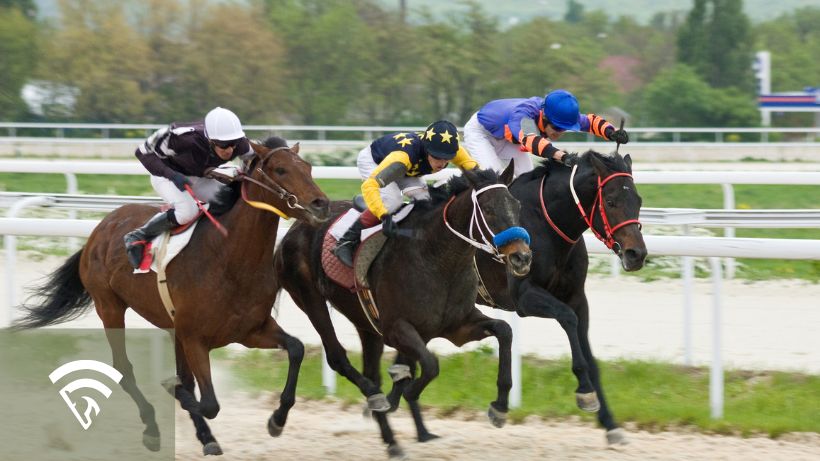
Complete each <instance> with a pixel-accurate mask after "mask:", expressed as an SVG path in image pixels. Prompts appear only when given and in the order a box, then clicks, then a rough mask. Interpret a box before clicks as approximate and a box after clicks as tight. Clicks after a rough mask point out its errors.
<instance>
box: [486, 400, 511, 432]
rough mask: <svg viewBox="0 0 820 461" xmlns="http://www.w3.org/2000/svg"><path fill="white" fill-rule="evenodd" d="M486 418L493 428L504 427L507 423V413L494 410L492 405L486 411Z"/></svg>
mask: <svg viewBox="0 0 820 461" xmlns="http://www.w3.org/2000/svg"><path fill="white" fill-rule="evenodd" d="M487 416H488V417H489V418H490V422H491V423H493V426H495V427H504V424H506V423H507V412H506V411H500V410H496V409H495V407H494V406H492V404H491V405H490V409H489V410H487Z"/></svg>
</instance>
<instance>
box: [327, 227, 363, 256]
mask: <svg viewBox="0 0 820 461" xmlns="http://www.w3.org/2000/svg"><path fill="white" fill-rule="evenodd" d="M362 228H364V225H363V224H362V222H361V221H360V220H358V219H357V220H356V221H354V222H353V224H352V225H351V226H350V229H348V230H347V232H345V235H343V236H342V238H340V239H339V241H338V242H336V247H335V248H333V254H335V255H336V256H337V257H338V258H339V260H340V261H342V263H344V265H346V266H348V267H353V255H355V254H356V248H358V247H359V243H361V241H362V236H361V234H362Z"/></svg>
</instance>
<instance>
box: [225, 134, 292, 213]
mask: <svg viewBox="0 0 820 461" xmlns="http://www.w3.org/2000/svg"><path fill="white" fill-rule="evenodd" d="M284 149H290V148H289V147H284V146H283V147H277V148H276V149H273V150H271V151H270V153H271V154H273V153H274V152H276V151H280V150H284ZM255 171H256V172H257V173H259V174H261V175H262V179H264V180H265V181H267V182H268V183H269V184H270V185H268V184H265V183H263V182H261V181H258V180H256V179H254V178H252V177H250V176H249V175H247V174H245V173H240V174H239V180H240V181H242V188H241V190H242V200H244V201H245V203H247V204H248V205H250V206H252V207H254V208H258V209H260V210H266V211H270V212H271V213H275V214H277V215H279V216H280V217H282V218H283V219H290V216H288V215H287V214H285V213H284V212H283V211H282V210H280V209H279V208H276V207H275V206H273V205H271V204H269V203H265V202H258V201H255V200H249V199H248V192H247V187H245V186H246V185H247V183H248V182H252V183H254V184H256V185H257V186H259V187H261V188H262V189H265V190H266V191H268V192H271V193H273V194H274V195H278V196H279V198H280V199H282V200H284V201H285V203H286V204H287V206H288V208H290V209H298V210H304V209H305V208H304V207H302V205H300V204H299V198H298V197H296V196H295V195H293V194H291V193H290V192H288V190H287V189H285V188H284V187H282V186H280V185H279V183H277V182H276V181H274V179H273V178H271V177H270V176H268V175H267V173H265V172H264V171H263V170H262V168H259V167H256V168H255Z"/></svg>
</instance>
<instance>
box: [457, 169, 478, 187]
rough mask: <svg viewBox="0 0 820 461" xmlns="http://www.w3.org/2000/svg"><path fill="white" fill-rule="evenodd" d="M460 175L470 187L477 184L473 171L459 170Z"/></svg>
mask: <svg viewBox="0 0 820 461" xmlns="http://www.w3.org/2000/svg"><path fill="white" fill-rule="evenodd" d="M461 174H462V175H463V176H464V177H465V178H466V179H467V182H469V183H470V185H472V186H474V187H475V185H476V184H477V183H478V178H477V177H476V174H475V173H473V170H468V169H465V168H461Z"/></svg>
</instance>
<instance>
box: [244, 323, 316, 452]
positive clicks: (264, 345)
mask: <svg viewBox="0 0 820 461" xmlns="http://www.w3.org/2000/svg"><path fill="white" fill-rule="evenodd" d="M242 344H243V345H245V346H247V347H253V348H260V349H273V348H277V347H281V348H283V349H285V350H286V351H287V352H288V377H287V380H286V381H285V388H284V389H282V394H281V395H280V396H279V408H277V409H276V410H275V411H274V412H273V414H272V415H271V417H270V418H269V419H268V433H269V434H270V435H271V436H272V437H278V436H279V435H280V434H282V429H284V427H285V423H286V422H287V419H288V412H289V411H290V409H291V408H293V404H294V403H296V382H297V380H298V378H299V368H300V367H301V366H302V359H303V358H304V356H305V346H304V345H303V344H302V342H301V341H299V340H298V339H296V338H294V337H293V336H290V335H289V334H287V333H285V330H283V329H282V327H280V326H279V324H277V323H276V321H275V320H273V318H271V317H268V319H267V320H266V321H265V324H264V325H263V326H262V328H260V329H259V330H257V331H255V332H253V333H252V334H250V335H248V337H247V338H245V340H244V341H242Z"/></svg>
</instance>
